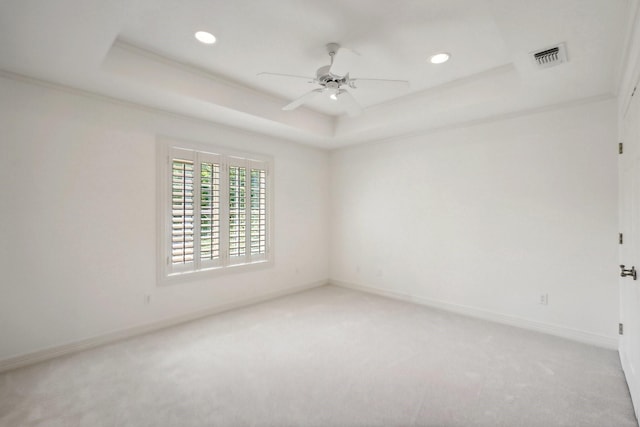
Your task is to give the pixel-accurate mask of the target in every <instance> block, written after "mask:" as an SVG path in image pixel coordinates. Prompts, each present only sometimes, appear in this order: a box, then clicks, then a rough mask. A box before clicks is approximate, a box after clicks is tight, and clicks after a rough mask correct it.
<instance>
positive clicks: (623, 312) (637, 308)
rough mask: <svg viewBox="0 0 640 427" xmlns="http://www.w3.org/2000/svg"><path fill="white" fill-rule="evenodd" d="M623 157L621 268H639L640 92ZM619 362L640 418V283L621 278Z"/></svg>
mask: <svg viewBox="0 0 640 427" xmlns="http://www.w3.org/2000/svg"><path fill="white" fill-rule="evenodd" d="M621 140H622V141H623V144H624V150H623V154H621V155H620V156H619V178H620V198H619V212H620V231H621V232H622V233H623V243H622V244H621V245H620V257H619V259H620V264H624V265H625V269H631V268H632V267H635V268H636V269H638V268H640V90H638V91H637V93H636V94H635V96H632V97H631V100H630V104H629V107H628V109H627V112H626V114H625V116H624V117H623V120H622V135H621ZM620 323H622V324H623V325H624V332H623V335H622V336H621V337H620V346H619V351H620V360H621V362H622V367H623V369H624V372H625V376H626V378H627V383H628V384H629V391H630V392H631V398H632V400H633V403H634V407H635V410H636V416H638V418H640V280H637V281H636V280H634V279H633V277H631V276H627V277H620Z"/></svg>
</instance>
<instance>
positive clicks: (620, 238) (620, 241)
mask: <svg viewBox="0 0 640 427" xmlns="http://www.w3.org/2000/svg"><path fill="white" fill-rule="evenodd" d="M618 243H620V244H623V243H624V237H623V236H622V233H618Z"/></svg>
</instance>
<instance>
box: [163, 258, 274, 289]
mask: <svg viewBox="0 0 640 427" xmlns="http://www.w3.org/2000/svg"><path fill="white" fill-rule="evenodd" d="M271 266H273V260H260V261H254V262H251V263H245V264H232V265H227V266H224V267H211V268H206V269H202V270H198V271H187V272H183V273H174V274H169V275H164V274H163V275H161V276H160V277H159V278H158V286H171V285H175V284H178V283H185V282H193V281H197V280H207V279H211V278H216V277H220V276H225V275H227V274H236V273H247V272H252V271H257V270H262V269H265V268H269V267H271Z"/></svg>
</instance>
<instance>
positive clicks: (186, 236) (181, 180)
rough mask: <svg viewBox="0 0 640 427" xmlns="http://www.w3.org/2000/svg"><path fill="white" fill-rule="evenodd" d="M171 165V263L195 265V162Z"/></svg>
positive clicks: (179, 162)
mask: <svg viewBox="0 0 640 427" xmlns="http://www.w3.org/2000/svg"><path fill="white" fill-rule="evenodd" d="M171 165H172V166H171V263H172V264H173V265H180V264H182V265H184V264H189V263H193V252H194V223H193V222H194V206H193V196H194V183H193V161H190V160H182V159H173V161H172V163H171Z"/></svg>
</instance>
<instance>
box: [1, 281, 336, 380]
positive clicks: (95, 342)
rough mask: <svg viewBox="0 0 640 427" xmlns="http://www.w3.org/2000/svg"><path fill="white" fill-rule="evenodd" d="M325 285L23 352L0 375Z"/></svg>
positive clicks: (5, 362) (314, 284) (3, 363)
mask: <svg viewBox="0 0 640 427" xmlns="http://www.w3.org/2000/svg"><path fill="white" fill-rule="evenodd" d="M327 284H328V280H320V281H317V282H312V283H307V284H304V285H299V286H295V287H292V288H287V289H282V290H278V291H274V292H268V293H265V294H262V295H259V296H256V297H252V298H249V299H243V300H240V301H233V302H230V303H226V304H221V305H216V306H213V307H210V308H206V309H204V310H198V311H196V312H193V313H189V314H186V315H183V316H178V317H172V318H170V319H163V320H160V321H156V322H152V323H147V324H143V325H139V326H134V327H131V328H126V329H121V330H117V331H113V332H109V333H106V334H102V335H99V336H95V337H91V338H86V339H82V340H78V341H73V342H70V343H67V344H63V345H59V346H55V347H49V348H46V349H43V350H38V351H34V352H31V353H26V354H23V355H19V356H15V357H10V358H8V359H4V360H0V373H2V372H6V371H10V370H12V369H17V368H22V367H25V366H29V365H33V364H35V363H40V362H44V361H46V360H49V359H53V358H56V357H60V356H66V355H69V354H72V353H77V352H79V351H84V350H88V349H91V348H95V347H99V346H101V345H105V344H111V343H113V342H116V341H120V340H123V339H127V338H132V337H135V336H137V335H142V334H146V333H149V332H154V331H158V330H160V329H164V328H168V327H171V326H176V325H179V324H181V323H186V322H190V321H193V320H197V319H201V318H203V317H207V316H211V315H214V314H218V313H223V312H225V311H229V310H233V309H236V308H241V307H247V306H250V305H253V304H258V303H261V302H265V301H269V300H272V299H275V298H279V297H283V296H286V295H291V294H295V293H298V292H303V291H306V290H309V289H313V288H317V287H320V286H324V285H327Z"/></svg>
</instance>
